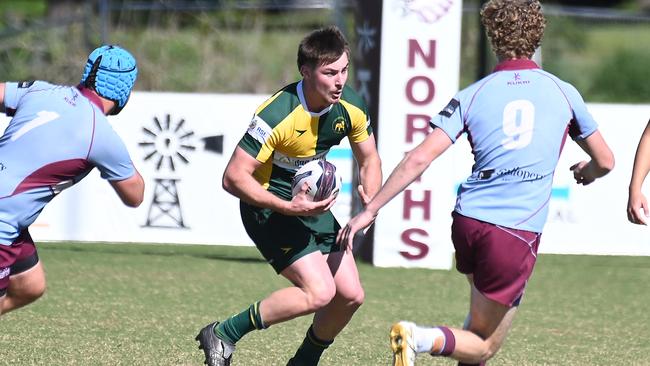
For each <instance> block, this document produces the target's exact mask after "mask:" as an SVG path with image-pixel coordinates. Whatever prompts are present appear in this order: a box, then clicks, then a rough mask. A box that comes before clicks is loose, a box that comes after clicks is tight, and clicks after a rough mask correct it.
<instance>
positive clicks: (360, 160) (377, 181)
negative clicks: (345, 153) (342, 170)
mask: <svg viewBox="0 0 650 366" xmlns="http://www.w3.org/2000/svg"><path fill="white" fill-rule="evenodd" d="M350 146H351V147H352V152H353V154H354V157H355V159H356V160H357V164H358V165H359V181H360V182H361V185H360V186H359V195H360V196H361V200H362V201H363V204H364V205H367V204H368V202H370V200H371V199H372V197H374V196H375V194H377V192H378V191H379V189H380V188H381V179H382V175H381V159H380V158H379V153H378V152H377V145H376V143H375V137H374V135H370V137H368V139H366V140H365V141H363V142H360V143H353V142H350Z"/></svg>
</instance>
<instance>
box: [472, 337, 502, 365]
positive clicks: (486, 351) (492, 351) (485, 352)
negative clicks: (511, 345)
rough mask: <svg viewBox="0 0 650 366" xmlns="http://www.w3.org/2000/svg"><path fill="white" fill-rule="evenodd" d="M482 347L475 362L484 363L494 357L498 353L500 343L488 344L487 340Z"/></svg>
mask: <svg viewBox="0 0 650 366" xmlns="http://www.w3.org/2000/svg"><path fill="white" fill-rule="evenodd" d="M483 346H484V347H483V349H482V350H481V354H480V356H479V359H478V360H477V361H478V362H485V361H487V360H489V359H490V358H492V357H494V355H496V354H497V352H498V351H499V348H501V344H500V343H497V342H490V341H489V340H486V341H484V342H483Z"/></svg>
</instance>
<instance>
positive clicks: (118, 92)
mask: <svg viewBox="0 0 650 366" xmlns="http://www.w3.org/2000/svg"><path fill="white" fill-rule="evenodd" d="M137 76H138V67H137V65H136V62H135V58H134V57H133V55H131V54H130V53H129V52H128V51H127V50H125V49H123V48H122V47H120V46H116V45H105V46H101V47H99V48H97V49H95V50H94V51H93V52H92V53H91V54H90V55H89V56H88V61H87V62H86V67H85V68H84V74H83V76H82V77H81V83H82V84H83V85H84V86H85V87H87V88H89V89H93V90H94V91H96V92H97V94H99V95H100V96H102V97H104V98H106V99H109V100H112V101H113V102H115V108H113V109H112V110H111V111H110V112H109V114H112V115H115V114H118V113H120V111H121V110H122V108H124V106H125V105H126V102H127V101H128V100H129V96H130V95H131V89H132V88H133V84H135V79H136V78H137Z"/></svg>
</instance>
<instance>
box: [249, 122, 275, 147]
mask: <svg viewBox="0 0 650 366" xmlns="http://www.w3.org/2000/svg"><path fill="white" fill-rule="evenodd" d="M272 132H273V129H272V128H271V126H269V125H268V123H266V122H265V121H264V120H263V119H261V118H260V116H257V115H255V116H253V120H252V121H251V123H250V124H249V125H248V131H246V133H248V134H249V135H251V136H252V137H253V138H254V139H255V140H257V141H259V142H260V143H261V144H264V143H265V142H266V140H268V138H269V137H270V136H271V133H272Z"/></svg>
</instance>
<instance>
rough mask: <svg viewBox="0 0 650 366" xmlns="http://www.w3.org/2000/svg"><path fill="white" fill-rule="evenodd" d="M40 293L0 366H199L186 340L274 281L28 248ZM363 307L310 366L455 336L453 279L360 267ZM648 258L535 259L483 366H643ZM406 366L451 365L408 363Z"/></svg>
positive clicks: (192, 265)
mask: <svg viewBox="0 0 650 366" xmlns="http://www.w3.org/2000/svg"><path fill="white" fill-rule="evenodd" d="M39 253H40V256H41V259H42V260H43V262H44V264H45V269H46V272H47V276H48V281H49V287H48V292H47V293H46V295H45V296H44V297H43V298H42V299H40V300H39V301H38V302H36V303H35V304H33V305H31V306H29V307H26V308H24V309H20V310H18V311H16V312H13V313H9V314H7V315H5V316H4V317H2V318H1V319H0V365H200V364H202V361H203V360H202V353H201V351H199V350H198V349H197V348H196V342H195V341H194V339H193V338H194V336H195V334H196V333H197V331H198V330H199V329H200V328H201V327H202V326H203V325H204V324H206V323H208V322H210V321H212V320H214V319H220V318H224V317H225V316H228V315H231V314H232V313H234V312H237V311H239V310H240V309H243V308H244V307H247V306H248V305H249V304H250V303H251V302H253V301H254V300H258V299H260V298H261V297H263V296H264V295H265V294H267V293H268V292H270V291H272V290H274V289H276V288H278V287H280V286H284V285H285V284H286V282H285V281H284V280H283V279H282V278H280V277H277V276H276V275H275V273H274V272H273V270H272V269H271V268H270V266H268V265H267V264H266V263H265V262H264V261H263V260H262V259H261V257H260V256H259V254H258V253H257V251H256V250H255V249H254V248H233V247H209V246H180V245H123V244H118V245H107V244H41V245H39ZM359 266H360V271H361V276H362V280H363V283H364V286H365V289H366V303H365V304H364V306H363V307H362V308H361V309H360V310H359V312H358V313H357V315H356V316H355V317H354V318H353V320H352V322H351V323H350V325H349V326H348V328H347V329H346V330H344V332H343V333H342V334H341V335H340V336H339V337H338V339H337V340H336V342H335V343H334V345H333V346H332V347H331V348H330V349H329V350H328V351H327V352H326V353H325V355H324V356H323V360H322V362H321V364H322V365H388V364H389V362H390V353H389V351H388V346H387V345H388V341H387V330H388V328H389V326H390V324H391V323H392V322H394V321H396V320H399V319H402V318H406V319H410V320H414V321H417V322H420V323H427V324H449V325H460V324H462V322H463V320H464V318H465V313H466V307H467V295H468V289H467V284H466V281H465V280H464V278H463V277H461V276H460V275H459V274H457V273H456V272H455V271H431V270H421V269H411V270H405V269H382V268H375V267H372V266H370V265H367V264H363V263H360V264H359ZM649 279H650V258H647V257H590V256H556V255H542V256H540V258H539V260H538V267H537V269H536V271H535V274H534V275H533V279H532V281H531V283H530V285H529V288H528V291H527V295H526V297H525V299H524V302H523V304H522V306H521V307H520V310H519V314H518V317H517V319H516V320H515V324H514V327H513V329H512V331H511V334H510V337H509V339H508V341H507V342H506V344H505V346H504V347H503V349H502V350H501V352H500V353H499V354H498V355H497V357H496V358H495V359H493V360H492V361H491V362H490V364H493V365H650V354H649V351H650V330H649V329H648V326H649V325H650V311H649V309H648V305H647V304H648V303H650V291H649V289H650V286H648V280H649ZM308 325H309V319H307V318H305V319H297V320H294V321H290V322H288V323H284V324H281V325H276V326H273V327H271V328H270V329H267V330H265V331H261V332H253V333H251V334H249V336H247V337H246V338H244V339H243V340H242V341H241V342H239V343H238V349H237V351H236V353H235V358H234V361H233V364H234V365H245V366H254V365H264V366H274V365H285V364H286V361H287V359H288V358H289V357H290V356H291V355H292V354H293V352H294V350H295V348H296V347H297V346H298V345H299V343H300V342H301V340H302V337H303V335H304V332H305V331H306V329H307V327H308ZM418 365H455V363H454V362H452V361H450V360H446V359H433V358H431V357H428V356H419V358H418Z"/></svg>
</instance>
